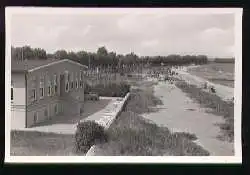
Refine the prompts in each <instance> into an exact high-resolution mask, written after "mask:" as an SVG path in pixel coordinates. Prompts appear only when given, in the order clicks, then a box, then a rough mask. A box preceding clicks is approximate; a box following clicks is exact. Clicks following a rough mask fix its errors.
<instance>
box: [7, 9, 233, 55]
mask: <svg viewBox="0 0 250 175" xmlns="http://www.w3.org/2000/svg"><path fill="white" fill-rule="evenodd" d="M234 26H235V25H234V14H164V15H163V14H161V15H157V14H146V13H144V14H133V13H128V14H119V13H114V14H110V13H109V14H105V13H103V14H100V13H98V14H93V13H92V14H71V15H70V14H67V15H66V14H62V15H60V14H34V15H31V14H18V15H17V14H14V15H12V18H11V44H12V45H13V46H14V47H19V46H24V45H29V46H31V47H40V48H43V49H45V50H46V51H47V52H48V53H53V52H54V51H56V50H58V49H65V50H67V51H80V50H85V51H88V52H96V51H97V49H98V48H99V47H101V46H105V47H106V48H107V49H108V51H114V52H116V53H118V54H127V53H130V52H134V53H136V54H138V55H139V56H156V55H161V56H166V55H169V54H180V55H184V54H195V55H197V54H203V55H207V56H209V57H233V56H234V50H233V49H234Z"/></svg>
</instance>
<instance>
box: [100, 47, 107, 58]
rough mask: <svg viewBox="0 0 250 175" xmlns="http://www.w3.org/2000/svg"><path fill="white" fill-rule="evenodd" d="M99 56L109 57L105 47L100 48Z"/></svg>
mask: <svg viewBox="0 0 250 175" xmlns="http://www.w3.org/2000/svg"><path fill="white" fill-rule="evenodd" d="M97 55H102V56H107V55H108V51H107V49H106V48H105V47H104V46H103V47H100V48H98V50H97Z"/></svg>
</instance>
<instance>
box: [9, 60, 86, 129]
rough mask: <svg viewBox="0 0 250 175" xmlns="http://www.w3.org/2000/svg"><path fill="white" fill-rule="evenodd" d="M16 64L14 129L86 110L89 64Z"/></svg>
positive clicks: (12, 79)
mask: <svg viewBox="0 0 250 175" xmlns="http://www.w3.org/2000/svg"><path fill="white" fill-rule="evenodd" d="M15 64H17V65H14V66H13V64H12V72H11V98H12V99H11V110H12V116H11V118H12V119H11V125H12V128H27V127H32V126H34V125H36V124H39V123H41V122H45V121H48V120H52V119H54V118H56V117H62V116H64V115H69V116H74V115H81V113H82V112H83V111H84V83H85V72H86V69H87V67H86V66H84V65H81V64H79V63H77V62H74V61H71V60H54V61H27V62H22V63H19V64H18V63H15Z"/></svg>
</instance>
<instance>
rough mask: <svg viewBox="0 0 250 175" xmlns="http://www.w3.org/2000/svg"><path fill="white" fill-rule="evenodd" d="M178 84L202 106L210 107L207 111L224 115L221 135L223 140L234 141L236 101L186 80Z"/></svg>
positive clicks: (177, 83)
mask: <svg viewBox="0 0 250 175" xmlns="http://www.w3.org/2000/svg"><path fill="white" fill-rule="evenodd" d="M176 86H177V87H178V88H180V89H181V90H182V91H183V92H185V93H186V94H187V95H188V96H189V97H190V98H191V99H194V100H195V101H196V102H198V103H199V104H200V105H201V106H202V107H204V108H208V109H211V110H208V111H207V112H212V113H213V114H215V115H219V116H223V117H224V119H225V123H224V124H219V125H220V129H221V131H222V135H221V136H219V137H220V138H221V139H223V140H228V141H230V142H232V141H233V140H234V103H233V102H226V101H223V100H222V99H221V98H220V97H218V96H217V95H216V94H212V93H209V92H205V91H202V89H201V88H198V87H196V86H195V85H189V84H187V83H186V82H184V81H182V80H179V81H177V82H176Z"/></svg>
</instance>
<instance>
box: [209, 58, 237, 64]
mask: <svg viewBox="0 0 250 175" xmlns="http://www.w3.org/2000/svg"><path fill="white" fill-rule="evenodd" d="M214 62H215V63H235V59H234V58H216V59H214Z"/></svg>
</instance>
